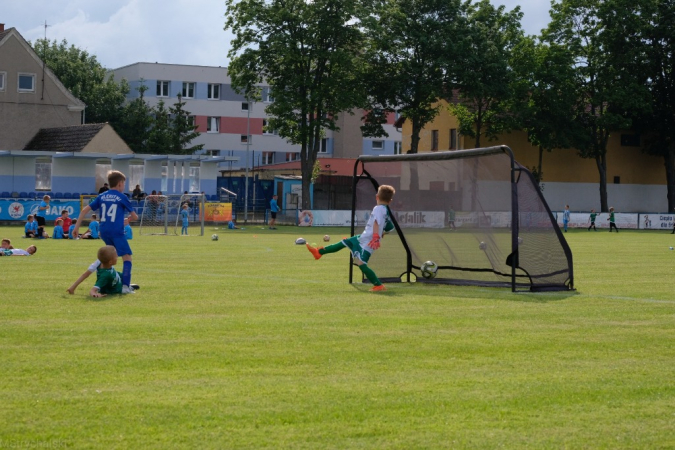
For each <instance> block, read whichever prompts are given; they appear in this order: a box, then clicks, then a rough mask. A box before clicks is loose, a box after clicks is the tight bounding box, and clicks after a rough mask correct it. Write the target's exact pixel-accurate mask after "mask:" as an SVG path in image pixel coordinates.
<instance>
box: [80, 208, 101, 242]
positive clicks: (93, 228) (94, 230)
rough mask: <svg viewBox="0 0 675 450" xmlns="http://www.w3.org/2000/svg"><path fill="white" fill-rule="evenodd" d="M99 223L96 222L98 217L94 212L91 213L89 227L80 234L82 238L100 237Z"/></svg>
mask: <svg viewBox="0 0 675 450" xmlns="http://www.w3.org/2000/svg"><path fill="white" fill-rule="evenodd" d="M100 229H101V228H100V225H99V223H98V217H97V216H96V214H92V215H91V222H89V228H88V229H87V231H86V232H85V233H84V234H83V235H82V236H81V238H82V239H100V238H101V232H100Z"/></svg>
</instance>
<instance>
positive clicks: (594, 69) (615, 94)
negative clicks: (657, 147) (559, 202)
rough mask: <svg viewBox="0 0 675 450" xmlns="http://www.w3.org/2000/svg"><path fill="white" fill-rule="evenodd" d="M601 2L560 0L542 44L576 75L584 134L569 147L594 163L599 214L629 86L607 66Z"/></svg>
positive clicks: (578, 113)
mask: <svg viewBox="0 0 675 450" xmlns="http://www.w3.org/2000/svg"><path fill="white" fill-rule="evenodd" d="M603 3H604V0H562V1H561V2H560V3H554V4H553V5H552V9H551V23H550V24H549V27H548V28H547V29H546V30H545V31H544V33H543V36H542V38H543V40H544V41H545V42H548V43H550V44H557V45H560V46H563V47H566V48H568V49H569V51H570V52H571V53H572V55H573V57H574V63H573V66H572V67H573V69H574V71H575V72H576V73H577V76H576V77H575V79H576V80H577V82H576V86H575V88H574V92H575V93H576V95H577V97H578V98H579V100H580V101H579V102H578V104H577V105H578V106H577V108H576V111H575V116H576V118H577V120H579V123H580V125H581V126H582V127H583V128H584V130H585V136H584V137H583V139H582V140H580V141H578V142H575V145H574V147H576V148H577V149H578V150H579V155H580V156H581V157H582V158H589V159H593V160H594V161H595V164H596V166H597V168H598V175H599V185H600V208H601V210H602V211H608V210H609V205H608V201H607V142H608V140H609V136H610V133H611V132H612V131H615V130H620V129H626V128H629V127H630V125H631V121H630V120H629V119H628V118H627V117H626V115H625V114H624V113H623V109H624V108H625V105H627V104H628V103H630V102H631V99H630V97H631V95H633V93H631V92H630V85H629V84H627V83H626V80H625V79H622V77H621V76H619V73H618V72H617V71H616V70H615V68H614V67H613V66H612V64H611V63H610V61H611V60H612V59H613V58H614V57H615V56H613V55H611V53H610V52H611V51H612V50H617V49H615V48H612V47H610V46H608V45H607V40H606V35H605V34H603V33H604V32H606V31H607V28H606V27H607V22H606V21H603V18H602V14H601V7H602V6H603Z"/></svg>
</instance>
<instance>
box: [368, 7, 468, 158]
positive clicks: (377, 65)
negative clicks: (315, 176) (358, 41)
mask: <svg viewBox="0 0 675 450" xmlns="http://www.w3.org/2000/svg"><path fill="white" fill-rule="evenodd" d="M464 26H465V22H464V17H463V15H462V13H461V3H460V1H459V0H383V1H381V2H377V3H376V8H375V10H374V11H373V13H372V14H370V15H369V16H368V17H367V18H366V19H365V20H364V28H365V29H366V30H367V32H366V33H367V35H368V45H367V47H366V52H365V53H366V55H365V59H366V61H367V67H368V70H367V74H366V76H365V80H367V82H366V84H367V86H366V88H365V89H366V92H369V93H370V95H371V102H372V103H373V104H374V106H375V107H373V108H370V112H369V115H368V116H367V118H366V125H365V127H364V131H366V132H368V131H369V129H368V126H369V125H371V124H373V123H375V124H379V123H381V122H382V118H383V117H384V114H383V113H384V112H386V111H393V110H398V111H399V112H400V114H401V116H402V117H404V118H406V119H407V120H410V122H411V125H412V135H411V142H410V149H409V150H408V153H417V151H418V146H419V141H420V131H421V130H422V129H423V128H424V126H425V125H426V124H427V123H429V122H431V121H432V120H433V119H434V117H436V115H437V114H438V112H439V107H438V106H434V104H436V103H437V102H438V100H439V99H440V98H443V97H445V96H446V94H447V91H448V87H447V86H448V84H449V83H452V82H453V81H454V79H455V76H454V74H455V65H454V64H453V62H454V61H456V58H457V54H458V51H457V48H456V47H457V46H456V44H455V43H456V42H457V41H458V40H459V37H460V35H461V34H463V32H464V31H463V30H464Z"/></svg>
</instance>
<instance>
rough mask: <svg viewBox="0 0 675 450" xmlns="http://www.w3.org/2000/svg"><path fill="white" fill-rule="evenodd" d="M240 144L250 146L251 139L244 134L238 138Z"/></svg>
mask: <svg viewBox="0 0 675 450" xmlns="http://www.w3.org/2000/svg"><path fill="white" fill-rule="evenodd" d="M239 139H240V142H241V143H242V144H250V143H252V142H253V139H251V135H250V134H249V135H248V136H247V135H245V134H242V135H241V137H240V138H239Z"/></svg>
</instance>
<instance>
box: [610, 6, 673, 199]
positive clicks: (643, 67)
mask: <svg viewBox="0 0 675 450" xmlns="http://www.w3.org/2000/svg"><path fill="white" fill-rule="evenodd" d="M602 13H603V20H604V21H605V22H606V23H607V24H608V26H607V33H606V35H605V39H606V41H607V42H608V46H609V48H611V49H612V51H611V52H610V56H611V57H612V59H611V64H612V66H613V68H614V70H615V71H616V72H618V73H620V75H621V78H622V79H623V80H626V82H627V83H629V82H630V83H632V88H631V90H632V93H633V95H632V96H631V97H630V100H631V101H632V103H631V104H629V105H628V106H627V107H626V108H625V111H626V114H627V115H628V116H629V117H631V119H632V120H633V129H634V130H635V131H636V132H637V133H639V135H640V136H641V140H642V143H643V149H644V151H645V152H646V153H648V154H650V155H653V156H658V157H661V158H663V162H664V167H665V171H666V184H667V192H668V193H667V202H668V211H673V210H675V71H674V70H673V68H674V67H675V34H674V33H673V29H674V28H675V1H674V0H631V1H630V2H628V1H625V0H611V1H608V2H607V5H606V7H605V8H603V9H602Z"/></svg>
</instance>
